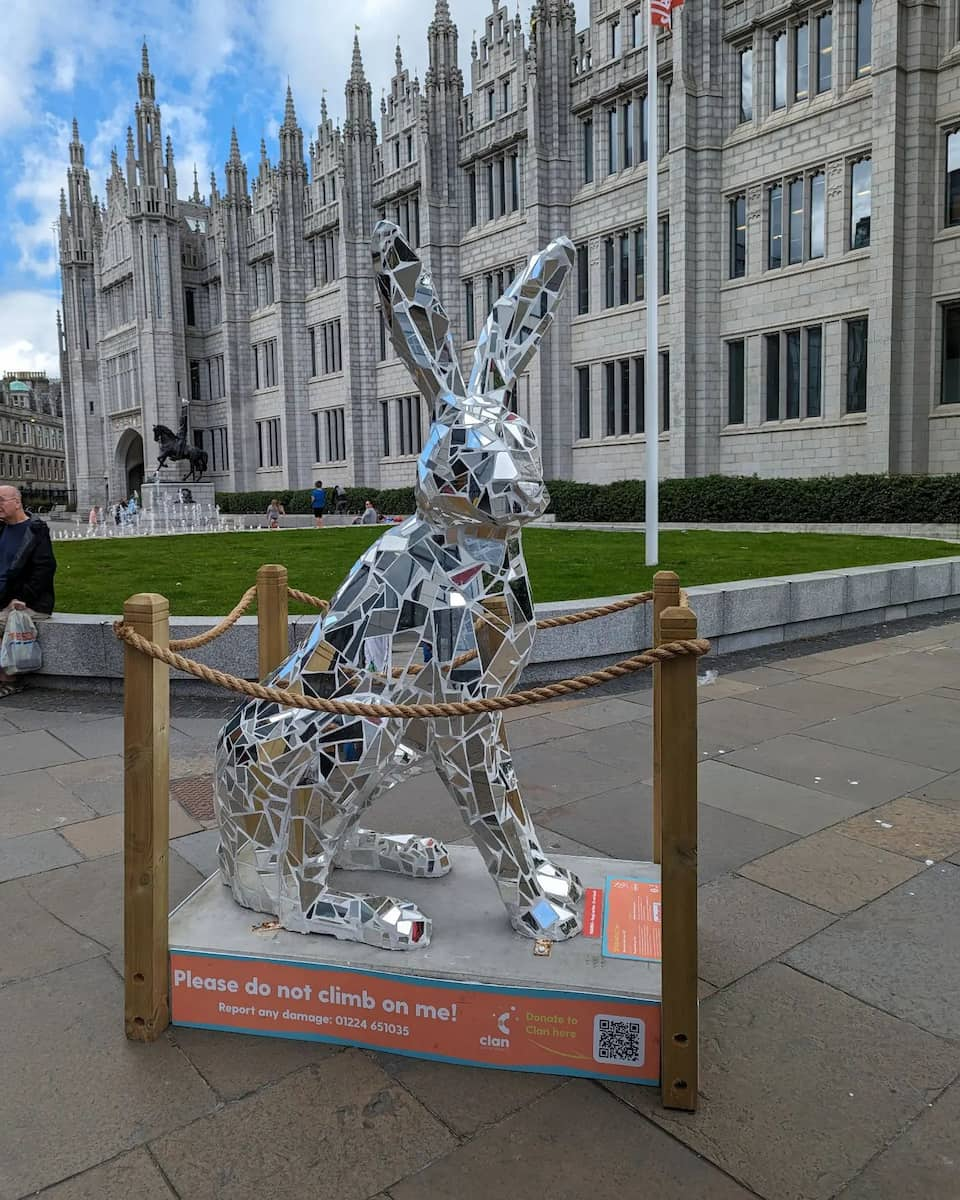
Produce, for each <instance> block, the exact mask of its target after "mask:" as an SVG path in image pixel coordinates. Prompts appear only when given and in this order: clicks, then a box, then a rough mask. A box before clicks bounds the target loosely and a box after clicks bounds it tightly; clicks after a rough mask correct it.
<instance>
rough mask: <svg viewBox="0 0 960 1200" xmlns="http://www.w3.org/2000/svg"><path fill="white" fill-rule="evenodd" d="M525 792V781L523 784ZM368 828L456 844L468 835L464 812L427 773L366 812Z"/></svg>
mask: <svg viewBox="0 0 960 1200" xmlns="http://www.w3.org/2000/svg"><path fill="white" fill-rule="evenodd" d="M520 784H521V789H522V790H523V791H524V794H525V788H524V780H523V779H522V778H521V781H520ZM363 823H364V826H365V827H366V828H367V829H377V830H379V831H380V832H381V833H419V834H429V835H430V836H431V837H435V838H440V840H441V841H453V840H454V839H455V838H458V837H462V836H463V834H464V833H465V832H466V826H465V825H464V823H463V818H462V817H461V816H460V810H459V809H458V808H457V806H456V803H455V802H454V799H453V797H452V796H451V795H450V793H449V792H448V791H447V789H446V787H445V785H444V784H443V783H441V781H440V779H439V778H438V776H437V773H436V771H433V770H429V771H424V772H422V773H421V774H419V775H413V776H411V777H410V778H408V779H405V780H404V781H403V782H402V783H398V784H397V786H396V787H394V788H391V789H390V790H389V791H388V792H385V793H384V794H383V795H382V796H381V797H380V798H379V799H378V800H375V801H374V802H373V804H371V805H370V807H369V808H368V809H365V810H364V814H363Z"/></svg>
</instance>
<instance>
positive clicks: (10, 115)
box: [0, 0, 589, 376]
mask: <svg viewBox="0 0 960 1200" xmlns="http://www.w3.org/2000/svg"><path fill="white" fill-rule="evenodd" d="M588 3H589V0H576V8H577V28H578V29H580V28H583V27H584V26H585V25H586V24H587V20H588ZM516 5H517V0H508V6H509V10H510V14H511V16H512V15H514V13H515V12H516V11H517V8H516ZM434 7H435V4H434V0H352V2H351V3H350V4H343V3H336V4H334V3H331V2H330V0H282V3H281V0H153V2H152V3H144V2H143V0H125V2H120V0H5V3H4V20H3V27H4V35H5V37H4V40H5V43H6V45H7V47H8V50H7V54H6V56H5V59H4V63H3V66H2V67H0V371H13V370H33V371H46V372H47V373H48V374H49V375H51V376H56V375H59V362H58V356H57V341H56V310H57V308H58V307H59V304H60V283H59V264H58V261H57V253H58V252H57V243H56V231H55V222H56V220H57V216H58V212H59V197H60V189H61V188H62V187H64V186H65V178H66V167H67V160H68V154H67V146H68V143H69V140H70V126H71V122H72V120H73V118H74V117H76V119H77V121H78V122H79V127H80V140H81V141H82V142H83V143H84V145H85V148H86V161H87V166H88V167H89V169H90V184H91V188H92V190H93V192H94V194H96V195H99V196H100V197H101V199H103V197H104V193H105V187H104V181H105V179H106V177H107V174H108V166H109V161H110V151H111V149H112V148H113V147H114V146H116V148H117V150H118V152H119V155H120V161H121V164H122V162H123V155H124V146H125V138H126V128H127V125H128V124H130V123H132V121H133V107H134V104H135V103H136V99H137V72H138V71H139V69H140V46H141V43H142V41H143V39H144V38H146V41H147V45H148V48H149V54H150V67H151V70H152V72H153V74H154V76H155V78H156V86H157V102H158V104H159V105H160V109H161V117H162V121H163V133H164V137H166V135H167V134H169V135H170V136H171V137H172V138H173V144H174V154H175V158H176V164H177V183H178V187H179V191H180V195H181V197H185V196H187V195H189V193H190V192H191V190H192V184H193V166H194V164H196V167H197V171H198V175H199V179H200V190H201V192H202V193H203V194H204V195H206V194H207V193H208V192H209V179H210V172H211V170H215V171H216V174H217V180H218V185H219V186H220V187H221V188H223V186H224V184H223V164H224V162H225V161H226V158H227V153H228V150H229V145H230V127H231V125H236V127H237V131H238V135H239V139H240V149H241V153H242V154H243V156H244V158H245V159H246V162H247V165H248V167H249V168H250V174H251V176H252V175H253V174H255V171H256V163H257V162H258V161H259V147H260V139H261V138H265V139H266V142H267V151H268V153H269V155H270V158H271V161H273V162H275V161H276V159H277V157H278V153H277V143H276V134H277V129H278V127H279V123H280V121H281V120H282V119H283V101H284V95H285V92H286V86H287V82H288V80H289V82H290V85H291V87H292V89H293V96H294V102H295V104H296V109H297V117H298V119H299V121H300V125H301V127H302V128H303V130H304V142H305V143H307V144H308V143H309V142H310V140H311V139H312V138H313V137H314V136H315V134H316V126H317V123H318V121H319V117H320V105H321V100H322V98H323V96H324V94H326V99H327V106H328V108H329V111H330V115H331V117H333V118H334V120H338V119H342V116H343V107H344V97H343V89H344V84H345V82H346V79H347V75H348V74H349V70H350V58H351V53H352V49H353V35H354V26H355V25H358V26H359V35H358V36H359V38H360V45H361V50H362V52H363V60H364V68H365V71H366V76H367V79H368V80H369V81H370V83H371V85H372V88H373V102H374V116H375V118H376V117H378V115H379V99H380V92H381V88H384V87H387V86H388V84H389V80H390V77H391V75H392V74H393V72H394V55H395V53H396V45H397V38H398V36H399V38H400V47H401V50H402V52H403V58H404V65H405V66H407V67H408V68H410V69H411V70H413V71H415V72H416V73H417V74H418V75H419V77H420V80H421V82H422V80H423V75H424V71H425V70H426V66H427V33H426V31H427V25H428V24H429V22H430V20H431V18H432V16H433V11H434ZM449 7H450V12H451V15H452V17H453V19H454V21H455V22H456V23H457V27H458V30H459V34H460V41H459V50H460V65H461V68H462V69H463V73H464V82H465V86H466V87H467V88H468V89H469V86H470V72H469V67H470V41H471V36H472V34H473V31H474V30H477V31H478V33H479V32H482V29H483V23H484V21H485V19H486V17H487V15H488V14H489V13H490V12H491V11H492V10H493V3H492V0H449ZM529 8H530V0H524V3H523V8H522V11H521V15H522V19H523V21H524V26H525V28H526V27H528V25H529Z"/></svg>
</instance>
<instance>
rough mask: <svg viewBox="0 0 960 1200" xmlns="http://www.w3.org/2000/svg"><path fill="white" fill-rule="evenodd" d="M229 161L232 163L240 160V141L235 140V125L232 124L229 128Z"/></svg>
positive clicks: (237, 162)
mask: <svg viewBox="0 0 960 1200" xmlns="http://www.w3.org/2000/svg"><path fill="white" fill-rule="evenodd" d="M230 161H231V162H232V163H234V164H239V163H240V162H241V158H240V143H239V142H238V141H237V127H236V125H233V126H231V128H230Z"/></svg>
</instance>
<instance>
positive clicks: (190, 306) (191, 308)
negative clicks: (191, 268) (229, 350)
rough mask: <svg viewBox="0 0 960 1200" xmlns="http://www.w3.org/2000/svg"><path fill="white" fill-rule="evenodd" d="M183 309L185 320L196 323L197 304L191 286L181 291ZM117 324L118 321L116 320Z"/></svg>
mask: <svg viewBox="0 0 960 1200" xmlns="http://www.w3.org/2000/svg"><path fill="white" fill-rule="evenodd" d="M183 301H184V305H183V306H184V310H185V312H186V320H187V324H188V325H196V323H197V305H196V292H195V291H194V290H193V288H186V289H185V290H184V293H183ZM117 324H119V322H117Z"/></svg>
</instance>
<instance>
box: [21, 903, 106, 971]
mask: <svg viewBox="0 0 960 1200" xmlns="http://www.w3.org/2000/svg"><path fill="white" fill-rule="evenodd" d="M0 912H2V913H3V934H2V939H3V940H2V951H0V984H5V983H10V982H11V981H13V980H15V979H28V978H30V977H31V976H33V975H45V974H47V973H49V972H50V971H56V970H58V969H59V968H60V967H65V966H68V965H69V964H70V963H75V962H83V961H84V960H85V959H88V958H96V956H97V955H99V954H103V953H104V947H103V946H101V945H98V943H97V942H94V941H91V939H90V938H86V937H84V936H83V935H82V934H79V933H77V932H76V931H75V930H73V929H71V928H70V927H69V926H68V925H65V924H64V923H63V922H62V921H59V920H58V919H57V918H56V917H54V916H51V914H50V913H48V912H47V910H46V909H45V908H44V907H43V906H42V904H40V903H39V902H38V901H37V899H36V898H35V897H34V896H31V895H30V893H29V892H28V891H27V890H26V888H25V887H24V886H23V884H22V882H21V881H20V880H11V881H10V882H9V883H2V884H0Z"/></svg>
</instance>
